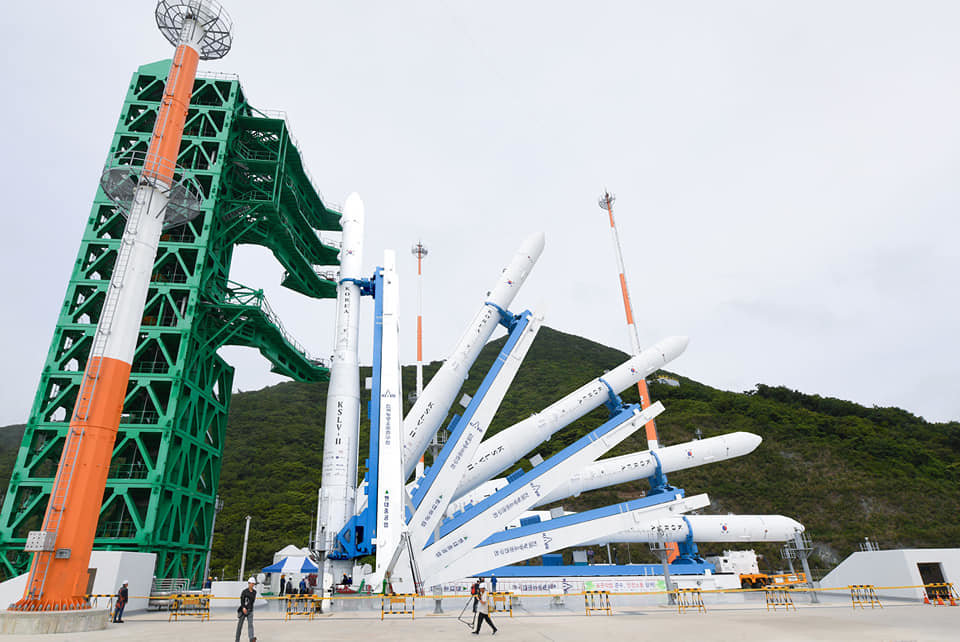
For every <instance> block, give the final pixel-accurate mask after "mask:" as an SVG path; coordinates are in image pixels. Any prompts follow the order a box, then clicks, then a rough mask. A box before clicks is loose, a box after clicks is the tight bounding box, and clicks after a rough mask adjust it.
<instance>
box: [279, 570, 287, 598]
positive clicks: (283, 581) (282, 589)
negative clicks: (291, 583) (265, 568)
mask: <svg viewBox="0 0 960 642" xmlns="http://www.w3.org/2000/svg"><path fill="white" fill-rule="evenodd" d="M286 592H287V576H286V575H281V576H280V595H283V594H284V593H286Z"/></svg>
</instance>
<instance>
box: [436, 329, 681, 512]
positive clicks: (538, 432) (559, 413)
mask: <svg viewBox="0 0 960 642" xmlns="http://www.w3.org/2000/svg"><path fill="white" fill-rule="evenodd" d="M687 343H688V339H687V337H669V338H667V339H663V340H662V341H660V342H658V343H655V344H654V345H652V346H651V347H649V348H647V349H646V350H644V351H643V352H641V353H640V354H638V355H637V356H635V357H631V358H630V359H628V360H627V361H625V362H624V363H622V364H620V365H619V366H617V367H616V368H614V369H613V370H611V371H610V372H607V373H606V374H604V375H603V376H602V377H598V378H596V379H594V380H593V381H591V382H589V383H587V384H585V385H583V386H581V387H580V388H578V389H577V390H575V391H573V392H571V393H570V394H569V395H567V396H566V397H564V398H563V399H560V400H559V401H557V402H555V403H554V404H552V405H550V406H549V407H547V408H546V409H544V410H542V411H541V412H539V413H537V414H535V415H533V416H531V417H528V418H527V419H524V420H523V421H521V422H519V423H516V424H514V425H513V426H511V427H509V428H507V429H506V430H503V431H501V432H499V433H497V434H496V435H494V436H493V437H491V438H490V439H487V440H485V441H484V442H483V443H482V444H480V449H479V450H478V451H477V455H476V456H475V457H474V460H473V462H471V464H470V465H469V466H468V468H467V473H466V474H465V475H464V477H463V480H462V481H461V482H460V485H459V486H458V487H457V490H456V491H455V492H454V493H453V496H454V498H455V499H456V498H458V497H460V496H461V495H464V494H466V493H467V492H469V491H470V490H472V489H473V488H475V487H477V486H478V485H480V484H481V483H483V482H484V481H486V480H487V479H490V478H491V477H493V476H494V475H496V474H497V473H500V472H502V471H504V470H506V469H507V468H508V467H509V466H511V465H512V464H513V463H514V462H516V461H517V460H519V459H520V458H521V457H523V456H524V455H525V454H527V453H528V452H530V451H531V450H532V449H534V448H536V446H537V444H539V443H541V442H543V441H546V440H547V439H549V438H550V437H551V435H553V433H555V432H556V431H558V430H560V429H561V428H563V427H564V426H568V425H570V424H571V423H573V422H574V421H576V420H577V419H580V418H581V417H583V416H584V415H586V414H587V413H589V412H591V411H592V410H594V409H595V408H598V407H599V406H601V405H603V404H604V403H605V402H606V401H607V400H608V399H609V398H610V397H609V391H610V389H613V390H614V391H615V392H621V391H622V390H624V389H625V388H627V387H628V386H631V385H633V384H635V383H637V381H639V380H640V379H642V378H644V377H646V376H647V375H649V374H650V373H651V372H654V371H656V370H658V369H660V368H662V367H663V366H664V365H665V364H667V363H669V362H670V361H672V360H673V359H676V358H677V357H678V356H680V355H681V354H682V353H683V351H684V350H685V349H686V347H687ZM608 385H609V388H608V387H607V386H608Z"/></svg>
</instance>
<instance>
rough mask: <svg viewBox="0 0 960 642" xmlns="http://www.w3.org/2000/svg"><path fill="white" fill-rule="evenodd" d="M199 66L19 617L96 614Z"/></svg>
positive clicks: (138, 235) (128, 244)
mask: <svg viewBox="0 0 960 642" xmlns="http://www.w3.org/2000/svg"><path fill="white" fill-rule="evenodd" d="M201 36H202V34H201ZM198 62H199V54H198V51H197V48H196V46H195V45H193V44H181V45H179V46H178V47H177V50H176V53H175V55H174V59H173V64H172V65H171V67H170V74H169V76H168V78H167V85H166V89H165V91H164V96H163V102H162V104H161V107H160V111H159V113H158V117H157V123H156V125H155V127H154V131H153V136H152V138H151V140H150V146H149V152H148V154H147V158H146V161H145V163H144V167H143V173H142V180H141V183H140V186H139V187H138V188H137V195H136V196H135V198H134V202H133V204H132V205H131V207H130V213H129V217H128V220H127V226H126V228H125V230H124V236H123V240H122V241H121V250H120V251H119V252H118V259H117V265H118V268H117V272H118V273H115V274H114V275H113V276H112V278H111V283H110V285H109V286H108V291H107V296H106V298H105V302H104V305H103V309H102V312H101V318H100V321H99V324H98V326H97V332H96V334H95V335H94V340H93V348H92V349H91V353H90V356H89V358H88V361H87V366H86V369H85V370H84V373H83V384H82V386H81V392H80V398H79V399H78V400H77V402H76V405H75V408H74V412H73V416H72V418H71V421H70V428H69V430H68V432H67V438H66V441H65V443H64V448H63V453H62V455H61V458H60V464H59V467H58V469H57V474H56V477H55V478H54V483H53V488H52V489H51V494H50V501H49V503H48V505H47V512H46V514H45V516H44V521H43V526H42V530H43V531H45V532H47V533H48V534H50V535H51V536H52V537H53V548H54V550H44V551H39V552H36V553H34V558H33V563H32V565H31V567H30V576H29V579H28V581H27V589H26V592H25V594H24V598H23V599H22V600H21V601H20V602H18V603H17V604H16V605H14V607H13V608H14V609H15V610H28V611H56V610H67V609H78V608H87V606H86V601H85V597H84V596H85V595H86V594H87V588H88V587H87V583H88V570H87V569H88V566H89V563H90V553H91V551H92V550H93V540H94V536H95V534H96V529H97V521H98V519H99V516H100V507H101V503H102V501H103V493H104V489H105V487H106V481H107V472H108V470H109V468H110V459H111V456H112V454H113V447H114V443H115V441H116V436H117V431H118V429H119V426H120V415H121V412H122V410H123V402H124V398H125V397H126V393H127V386H128V384H129V380H130V367H131V366H130V364H131V362H132V360H133V353H134V349H135V348H136V341H137V335H138V332H139V325H140V324H139V320H140V317H141V315H142V311H143V305H144V302H145V300H146V296H147V290H148V288H149V281H150V274H151V271H152V266H153V262H154V260H155V257H156V247H157V244H158V243H159V239H160V233H161V231H162V225H163V217H164V213H165V209H166V203H167V197H166V192H167V190H168V189H169V187H170V186H171V184H172V183H173V176H174V167H175V166H176V161H177V156H178V153H179V150H180V142H181V140H182V137H183V126H184V123H185V121H186V117H187V110H188V108H189V105H190V97H191V94H192V93H193V84H194V80H195V78H196V72H197V64H198ZM121 257H122V258H121ZM46 548H49V547H46Z"/></svg>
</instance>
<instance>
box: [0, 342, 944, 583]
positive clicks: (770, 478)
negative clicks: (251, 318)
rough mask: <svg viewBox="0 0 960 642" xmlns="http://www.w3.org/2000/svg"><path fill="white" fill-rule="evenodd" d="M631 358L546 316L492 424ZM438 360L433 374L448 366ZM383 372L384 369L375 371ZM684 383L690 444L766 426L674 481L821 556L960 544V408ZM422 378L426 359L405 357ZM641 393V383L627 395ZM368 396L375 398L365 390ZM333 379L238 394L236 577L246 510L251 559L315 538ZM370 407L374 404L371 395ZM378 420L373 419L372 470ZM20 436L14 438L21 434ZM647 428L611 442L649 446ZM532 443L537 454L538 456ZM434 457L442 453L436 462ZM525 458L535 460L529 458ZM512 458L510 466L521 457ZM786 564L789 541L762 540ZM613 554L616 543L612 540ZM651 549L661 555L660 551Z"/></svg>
mask: <svg viewBox="0 0 960 642" xmlns="http://www.w3.org/2000/svg"><path fill="white" fill-rule="evenodd" d="M503 341H504V339H499V340H497V341H493V342H491V343H490V344H488V345H487V346H486V347H485V348H484V350H483V352H482V353H481V355H480V357H479V359H478V360H477V363H476V364H475V366H474V368H473V370H472V371H471V374H472V376H471V377H470V378H469V379H468V380H467V381H466V383H465V386H464V392H467V393H468V394H472V393H473V392H474V391H475V390H476V388H477V387H478V386H479V384H480V382H481V380H482V378H483V375H484V373H485V372H486V371H487V369H488V368H489V366H490V364H491V363H492V362H493V359H494V358H495V356H496V354H497V353H498V352H499V350H500V348H501V347H502V345H503ZM625 359H626V354H624V353H623V352H620V351H618V350H614V349H612V348H608V347H605V346H602V345H599V344H597V343H594V342H592V341H589V340H587V339H583V338H580V337H576V336H572V335H569V334H564V333H562V332H558V331H556V330H552V329H550V328H543V329H542V330H541V331H540V334H539V335H538V337H537V340H536V341H535V343H534V345H533V347H532V348H531V350H530V352H529V354H528V355H527V358H526V360H525V361H524V365H523V367H522V368H521V371H520V373H519V374H518V375H517V378H516V380H515V381H514V384H513V386H512V387H511V389H510V392H509V393H508V394H507V397H506V399H504V402H503V404H502V406H501V409H500V412H499V413H498V414H497V417H496V419H495V421H494V423H493V425H492V426H491V434H492V433H495V432H497V431H499V430H502V429H503V428H505V427H507V426H509V425H511V424H513V423H515V422H517V421H519V420H520V419H523V418H525V417H527V416H529V415H530V414H531V413H534V412H537V411H539V410H540V409H542V408H544V407H546V406H547V405H549V404H550V403H552V402H554V401H556V400H557V399H559V398H560V397H562V396H563V395H565V394H567V393H568V392H570V391H572V390H574V389H575V388H577V387H579V386H580V385H582V384H584V383H586V382H587V381H589V380H591V379H593V378H594V377H596V376H598V375H600V374H602V373H603V372H604V371H606V370H609V369H611V368H613V367H615V366H616V365H618V364H619V363H621V362H623V361H624V360H625ZM439 365H440V364H439V363H437V362H434V363H431V364H429V365H428V366H426V367H425V376H424V379H425V380H426V381H429V379H430V377H431V376H432V374H433V373H434V372H435V371H436V369H437V368H438V367H439ZM367 376H369V369H365V371H363V372H361V377H362V378H365V377H367ZM672 376H673V377H674V378H675V379H677V380H678V381H679V382H680V386H679V387H673V386H668V385H662V384H657V383H651V385H650V391H651V397H652V398H653V399H659V400H660V401H662V402H663V403H664V405H665V406H666V412H664V413H663V414H662V415H661V416H660V417H659V418H658V421H657V425H658V432H659V436H660V439H661V443H663V444H664V445H668V444H675V443H679V442H683V441H688V440H690V439H694V438H695V433H696V431H697V430H698V429H699V430H700V433H701V434H702V436H703V437H711V436H714V435H720V434H723V433H728V432H734V431H737V430H744V431H749V432H752V433H755V434H758V435H760V436H762V437H763V439H764V441H763V443H762V444H761V445H760V447H759V448H758V449H757V450H756V451H754V452H753V453H751V454H750V455H747V456H746V457H741V458H739V459H735V460H731V461H726V462H721V463H718V464H713V465H709V466H703V467H700V468H695V469H692V470H686V471H681V472H678V473H673V474H671V475H670V482H671V483H673V484H674V485H676V486H680V487H683V488H685V489H686V490H687V492H688V493H689V494H693V493H699V492H706V493H708V494H709V496H710V498H711V500H712V502H713V504H712V506H711V507H710V508H709V510H705V511H704V512H707V513H727V512H733V513H745V514H751V513H752V514H759V513H778V514H783V515H787V516H790V517H793V518H795V519H797V520H799V521H800V522H802V523H803V524H805V525H806V527H807V533H808V534H809V535H810V537H811V539H812V540H813V541H814V543H815V544H816V547H817V552H818V556H819V559H816V558H815V559H814V564H815V565H819V566H822V567H829V566H832V565H834V564H835V563H836V562H838V561H839V560H840V559H842V558H843V557H845V556H846V555H848V554H849V553H851V552H852V551H854V550H856V549H857V545H858V543H859V542H860V541H862V540H863V538H864V537H870V538H871V539H872V540H874V541H877V542H879V543H880V545H881V546H882V547H884V548H896V547H941V546H942V547H953V546H957V545H958V544H960V520H958V518H957V515H958V514H960V422H950V423H945V424H934V423H929V422H926V421H924V420H923V419H921V418H919V417H916V416H914V415H912V414H910V413H908V412H906V411H903V410H899V409H896V408H876V407H875V408H866V407H863V406H860V405H857V404H854V403H851V402H847V401H841V400H839V399H831V398H824V397H819V396H816V395H805V394H802V393H799V392H795V391H792V390H788V389H786V388H783V387H770V386H766V385H758V386H757V387H756V389H755V390H752V391H748V392H744V393H736V392H727V391H722V390H717V389H715V388H711V387H709V386H706V385H704V384H701V383H698V382H696V381H693V380H691V379H687V378H685V377H679V376H676V375H672ZM403 377H404V387H405V389H406V390H412V389H413V387H414V369H413V367H405V368H404V369H403ZM622 396H623V398H624V400H625V401H628V402H630V401H636V400H637V391H636V388H631V389H629V390H628V391H626V392H625V393H624V394H623V395H622ZM366 399H367V398H366V397H365V399H364V401H366ZM325 401H326V386H325V384H302V383H283V384H279V385H276V386H272V387H270V388H266V389H264V390H260V391H256V392H246V393H239V394H236V395H234V398H233V402H232V407H231V410H230V420H229V426H228V439H227V445H226V450H225V453H224V464H223V469H222V477H221V483H220V495H221V496H222V497H223V499H224V504H225V506H224V510H223V512H222V513H221V514H220V515H219V516H218V518H217V525H216V534H215V536H214V550H213V559H212V564H211V572H212V573H213V574H215V575H218V576H221V577H223V576H225V577H236V576H237V573H238V571H239V565H240V554H241V547H242V543H243V527H244V517H245V516H246V515H251V516H253V519H252V521H251V526H250V544H249V550H248V554H247V568H248V569H254V568H259V567H261V566H264V565H266V564H269V563H270V562H271V561H272V555H273V552H274V551H276V550H279V549H280V548H281V547H283V546H284V545H286V544H290V543H294V544H297V545H298V546H304V545H306V544H307V541H308V537H309V534H310V530H311V527H312V525H313V523H314V519H315V510H316V503H317V488H318V487H319V485H320V482H321V471H320V465H321V458H322V452H323V417H324V405H325ZM363 414H364V417H365V416H366V412H365V411H364V413H363ZM606 416H607V414H606V409H604V408H601V409H599V410H596V411H594V412H593V413H591V414H590V415H588V416H587V417H585V418H583V419H581V420H580V421H578V422H576V423H575V424H573V425H572V426H570V427H568V428H566V429H564V430H562V431H560V432H559V433H557V434H556V435H554V436H553V438H552V439H550V440H549V441H547V442H545V443H543V444H541V445H540V447H539V448H538V449H537V450H536V451H535V452H539V453H540V454H541V455H542V456H544V457H548V456H549V455H551V454H553V453H555V452H557V451H559V450H560V449H562V448H563V447H565V446H567V445H569V444H570V443H572V442H573V441H575V440H576V439H577V438H579V437H580V436H582V435H583V434H584V433H585V432H587V431H589V430H591V429H592V428H594V427H596V426H597V425H599V424H600V423H601V422H602V421H603V420H604V419H605V418H606ZM368 429H369V426H368V423H367V422H366V421H364V422H363V424H362V426H361V450H360V452H361V456H360V459H361V472H362V471H363V470H364V468H363V466H362V464H363V459H364V457H365V453H366V448H367V443H366V440H367V437H368ZM21 431H22V427H19V430H17V427H11V428H9V429H0V479H7V478H9V474H10V466H11V465H12V457H11V456H10V455H9V453H10V452H11V450H12V452H13V453H14V454H15V452H16V447H17V445H18V444H19V432H21ZM11 440H12V449H11ZM645 447H646V445H645V439H644V437H643V436H642V431H640V432H638V433H637V434H636V435H635V436H634V437H632V438H630V439H628V440H626V441H625V442H624V443H622V444H621V445H619V446H618V447H617V448H616V449H614V450H613V451H612V452H611V453H610V456H613V455H619V454H626V453H628V452H633V451H636V450H643V449H645ZM533 454H534V453H533V452H531V453H529V455H528V456H533ZM428 463H429V462H428ZM520 465H521V466H522V467H524V468H527V469H529V467H530V464H529V462H528V461H523V462H520ZM508 472H509V471H508ZM646 488H647V484H646V482H634V483H630V484H624V485H621V486H616V487H613V488H608V489H603V490H598V491H594V492H590V493H585V494H583V495H581V496H580V497H577V498H572V499H568V500H565V501H564V502H563V506H564V507H565V508H567V509H570V510H585V509H588V508H594V507H598V506H603V505H607V504H611V503H615V502H620V501H624V500H627V499H633V498H636V497H639V496H640V495H641V494H642V493H643V491H644V490H645V489H646ZM756 548H757V549H758V551H760V552H762V553H765V554H766V556H767V559H768V561H769V566H770V567H779V566H780V562H779V560H776V559H775V556H776V549H775V548H774V547H763V546H759V547H756ZM641 549H642V547H639V546H636V545H634V546H632V547H630V549H629V552H628V551H625V550H623V547H620V550H617V551H616V555H617V557H618V558H619V560H620V561H625V560H626V559H627V555H630V556H631V557H632V560H633V561H637V560H638V559H642V558H644V553H643V552H642V550H641ZM598 555H600V558H598V559H601V558H605V555H606V553H605V552H602V553H598ZM646 559H650V560H651V561H652V559H653V558H652V557H648V558H646Z"/></svg>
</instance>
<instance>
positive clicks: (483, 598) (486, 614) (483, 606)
mask: <svg viewBox="0 0 960 642" xmlns="http://www.w3.org/2000/svg"><path fill="white" fill-rule="evenodd" d="M477 609H478V611H479V612H478V613H477V628H475V629H474V630H473V634H474V635H480V627H481V626H483V622H484V620H486V622H487V623H488V624H489V625H490V628H491V629H493V633H492V634H491V635H496V634H497V627H496V626H494V624H493V620H491V619H490V602H489V601H488V597H487V590H486V589H485V588H483V587H482V586H481V587H480V596H479V599H478V604H477Z"/></svg>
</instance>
